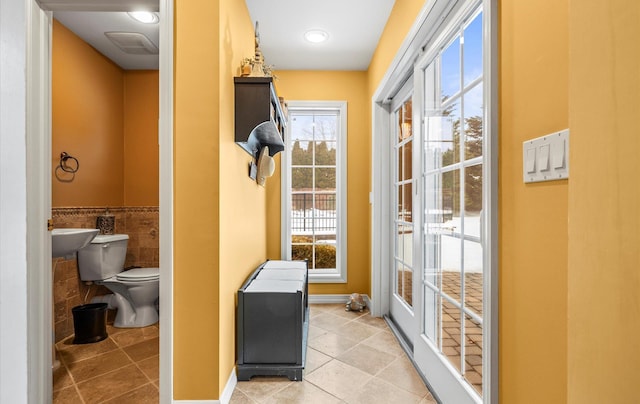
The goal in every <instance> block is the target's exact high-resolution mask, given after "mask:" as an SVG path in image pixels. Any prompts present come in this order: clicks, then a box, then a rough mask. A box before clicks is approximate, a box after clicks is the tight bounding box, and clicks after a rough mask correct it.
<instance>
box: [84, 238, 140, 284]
mask: <svg viewBox="0 0 640 404" xmlns="http://www.w3.org/2000/svg"><path fill="white" fill-rule="evenodd" d="M128 240H129V236H128V235H126V234H109V235H106V234H104V235H102V234H99V235H97V236H96V237H95V238H94V239H93V240H92V241H91V243H89V245H87V246H86V247H84V248H82V249H80V250H78V270H79V272H80V279H81V280H83V281H99V280H103V279H107V278H111V277H112V276H115V275H117V274H119V273H120V272H122V269H123V268H124V260H125V258H126V257H127V242H128Z"/></svg>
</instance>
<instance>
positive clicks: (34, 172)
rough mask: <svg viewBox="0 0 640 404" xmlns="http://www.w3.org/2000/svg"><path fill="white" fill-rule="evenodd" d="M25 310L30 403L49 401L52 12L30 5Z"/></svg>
mask: <svg viewBox="0 0 640 404" xmlns="http://www.w3.org/2000/svg"><path fill="white" fill-rule="evenodd" d="M26 10H27V27H28V29H27V60H26V66H27V69H26V79H27V80H26V85H27V104H26V116H27V120H26V121H27V144H26V148H27V149H26V150H27V167H28V168H27V171H28V173H29V175H28V176H27V305H28V308H29V312H28V330H29V332H28V339H27V343H28V352H29V357H28V365H27V366H28V368H29V371H28V375H29V376H28V377H29V383H28V396H29V403H45V402H48V401H49V400H50V398H51V395H52V390H53V378H52V371H51V369H52V363H53V343H54V338H53V335H54V333H53V319H52V317H53V315H52V313H53V269H52V267H51V262H52V260H51V237H50V233H49V231H47V219H49V218H51V136H50V134H51V85H50V83H51V63H50V62H49V61H50V59H51V13H50V12H44V11H42V10H41V9H40V8H39V7H38V5H37V4H36V3H35V2H34V1H33V0H32V1H29V2H28V3H27V8H26Z"/></svg>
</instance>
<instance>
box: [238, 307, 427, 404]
mask: <svg viewBox="0 0 640 404" xmlns="http://www.w3.org/2000/svg"><path fill="white" fill-rule="evenodd" d="M309 324H310V326H309V341H308V346H307V363H306V367H305V372H304V376H303V381H301V382H291V381H289V380H288V379H287V378H286V377H253V378H252V379H251V380H250V381H248V382H238V384H237V386H236V389H235V391H234V392H233V396H232V397H231V403H233V404H256V403H260V404H262V403H265V404H287V403H305V404H307V403H308V404H314V403H318V404H331V403H353V404H358V403H366V404H375V403H402V404H405V403H406V404H409V403H416V404H426V403H435V402H436V401H435V400H434V399H433V397H432V396H431V393H430V392H429V390H427V388H426V387H425V385H424V382H423V381H422V379H421V378H420V376H418V373H417V372H416V370H415V368H414V367H413V365H412V364H411V362H410V361H409V359H408V358H407V356H406V354H405V353H404V351H403V350H402V348H401V347H400V345H399V344H398V341H397V340H396V338H395V336H394V335H393V334H392V333H391V330H390V329H389V327H388V326H387V325H386V323H385V322H384V320H382V319H380V318H375V317H371V316H370V315H369V313H368V312H365V313H358V312H346V311H345V310H344V305H343V304H331V305H318V304H314V305H311V306H310V323H309Z"/></svg>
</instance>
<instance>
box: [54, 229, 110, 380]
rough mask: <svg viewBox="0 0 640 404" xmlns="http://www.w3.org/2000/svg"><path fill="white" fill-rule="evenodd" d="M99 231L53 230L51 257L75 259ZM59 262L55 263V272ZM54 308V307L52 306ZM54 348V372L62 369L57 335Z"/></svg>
mask: <svg viewBox="0 0 640 404" xmlns="http://www.w3.org/2000/svg"><path fill="white" fill-rule="evenodd" d="M99 231H100V230H98V229H53V230H52V231H51V256H52V258H62V257H64V258H65V259H73V257H74V254H75V253H76V252H77V251H78V250H79V249H81V248H82V247H84V246H86V245H87V244H89V243H90V242H91V240H93V238H94V237H95V236H96V235H97V234H98V232H99ZM57 261H58V260H55V261H54V262H53V270H54V271H55V265H56V264H57ZM52 307H53V305H52ZM53 337H54V348H53V366H52V368H53V370H54V371H55V370H56V369H58V368H59V367H60V361H58V360H57V359H56V349H55V335H53Z"/></svg>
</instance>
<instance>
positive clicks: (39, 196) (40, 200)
mask: <svg viewBox="0 0 640 404" xmlns="http://www.w3.org/2000/svg"><path fill="white" fill-rule="evenodd" d="M55 3H59V2H47V1H46V0H43V1H40V2H38V4H36V2H35V1H33V2H30V6H29V7H28V16H27V18H28V19H29V20H30V22H31V24H30V33H29V43H28V47H29V48H30V56H31V59H29V60H28V61H27V65H28V68H27V70H28V72H27V81H28V82H30V83H32V85H31V88H30V89H29V92H28V98H29V99H31V101H30V103H29V104H28V109H27V115H28V117H29V119H28V120H29V121H34V122H39V123H40V126H39V127H38V128H34V130H31V131H30V133H31V135H30V136H31V144H29V145H28V147H27V148H28V157H27V159H28V165H29V167H32V169H33V170H32V174H33V175H31V176H30V178H29V181H28V182H29V184H28V186H29V188H30V189H33V192H32V193H31V197H30V198H29V200H28V205H29V208H28V209H29V211H30V212H37V215H33V217H36V216H38V217H41V216H44V217H49V218H50V217H51V178H52V167H51V164H50V162H51V158H52V156H53V155H54V154H55V152H56V150H52V147H51V120H52V115H53V113H55V111H52V103H51V86H52V76H51V63H52V61H51V57H52V53H51V35H52V29H51V26H52V24H53V16H52V14H53V13H54V12H55V10H56V4H55ZM113 3H114V2H104V3H103V4H97V3H96V2H95V1H82V0H81V1H76V2H74V4H73V5H71V6H69V5H68V3H67V4H66V5H65V4H58V5H57V6H59V7H60V8H59V9H58V10H64V11H71V10H75V11H78V12H80V11H92V12H99V11H109V12H114V11H125V12H126V11H133V10H130V9H129V8H130V7H132V6H131V5H129V4H126V3H127V2H118V4H113ZM143 3H149V4H151V3H153V4H152V5H151V7H153V9H154V10H155V12H156V13H157V15H159V16H160V18H161V19H162V20H164V21H173V2H172V0H160V1H158V0H155V1H146V2H143ZM139 4H140V3H138V5H139ZM149 4H147V6H148V5H149ZM52 10H53V12H52ZM159 49H160V58H159V59H160V60H159V80H158V82H159V102H158V105H157V106H156V108H158V109H159V123H158V138H157V140H156V141H158V142H159V144H160V151H159V164H158V165H159V174H158V177H159V183H160V186H159V191H158V194H159V203H158V205H159V209H158V210H159V213H158V216H159V217H158V219H157V220H158V222H159V223H158V227H159V229H158V230H159V235H157V236H158V237H159V249H158V250H159V251H158V250H156V254H158V255H159V260H158V261H159V264H160V265H159V267H160V279H161V282H160V297H161V298H160V300H159V305H160V323H162V324H163V327H162V329H161V330H160V334H161V337H162V342H161V344H160V348H159V352H160V357H161V358H162V360H160V364H161V365H160V368H159V379H160V383H159V384H160V391H159V397H160V399H161V401H165V400H167V399H169V400H170V397H171V396H172V392H171V390H172V384H173V383H172V370H171V369H172V365H171V362H172V358H171V346H172V343H171V338H172V332H171V329H172V324H171V317H172V316H171V312H172V248H173V245H172V233H173V229H172V222H173V220H172V216H173V206H172V203H173V202H172V194H173V178H172V175H173V174H172V173H173V156H172V155H173V151H172V148H173V144H172V126H173V124H172V120H173V101H172V99H173V94H172V87H173V76H172V71H173V67H172V60H173V50H172V49H173V26H172V24H162V25H161V26H160V41H159ZM77 113H82V111H78V112H77ZM98 146H99V145H96V147H98ZM85 165H86V166H88V167H91V163H90V162H87V163H85ZM83 168H85V167H83ZM38 184H40V185H38ZM30 216H31V215H30ZM28 233H29V234H30V238H34V239H37V242H34V243H32V246H33V248H30V255H31V254H32V253H33V252H37V254H39V255H42V254H43V252H47V251H51V245H50V234H49V233H48V232H47V231H46V229H45V230H43V229H42V226H41V223H37V222H35V221H30V223H29V224H28ZM47 254H49V253H47ZM46 261H49V262H51V261H50V258H47V259H46V260H45V262H46ZM32 269H33V268H32ZM29 272H30V273H31V272H35V271H34V270H32V271H29ZM52 289H53V276H52V271H49V273H48V274H47V276H44V277H43V278H42V279H35V278H33V279H32V278H30V279H29V280H28V290H29V294H30V295H31V296H33V297H34V301H33V302H31V303H32V304H33V306H34V307H38V311H39V312H40V314H39V315H37V316H36V315H34V316H33V318H34V320H30V322H29V329H30V332H29V339H30V340H29V349H30V361H29V368H28V373H29V381H30V389H29V391H30V393H29V394H30V401H32V402H46V401H49V400H50V399H51V397H52V370H51V369H52V362H53V360H52V357H51V356H52V355H51V353H52V350H51V335H52V332H51V330H52V320H53V319H52V307H51V306H52V297H53V296H52V294H53V293H52ZM39 292H42V293H39ZM43 335H44V336H47V337H48V338H44V337H42V336H43ZM156 384H157V382H156Z"/></svg>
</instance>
